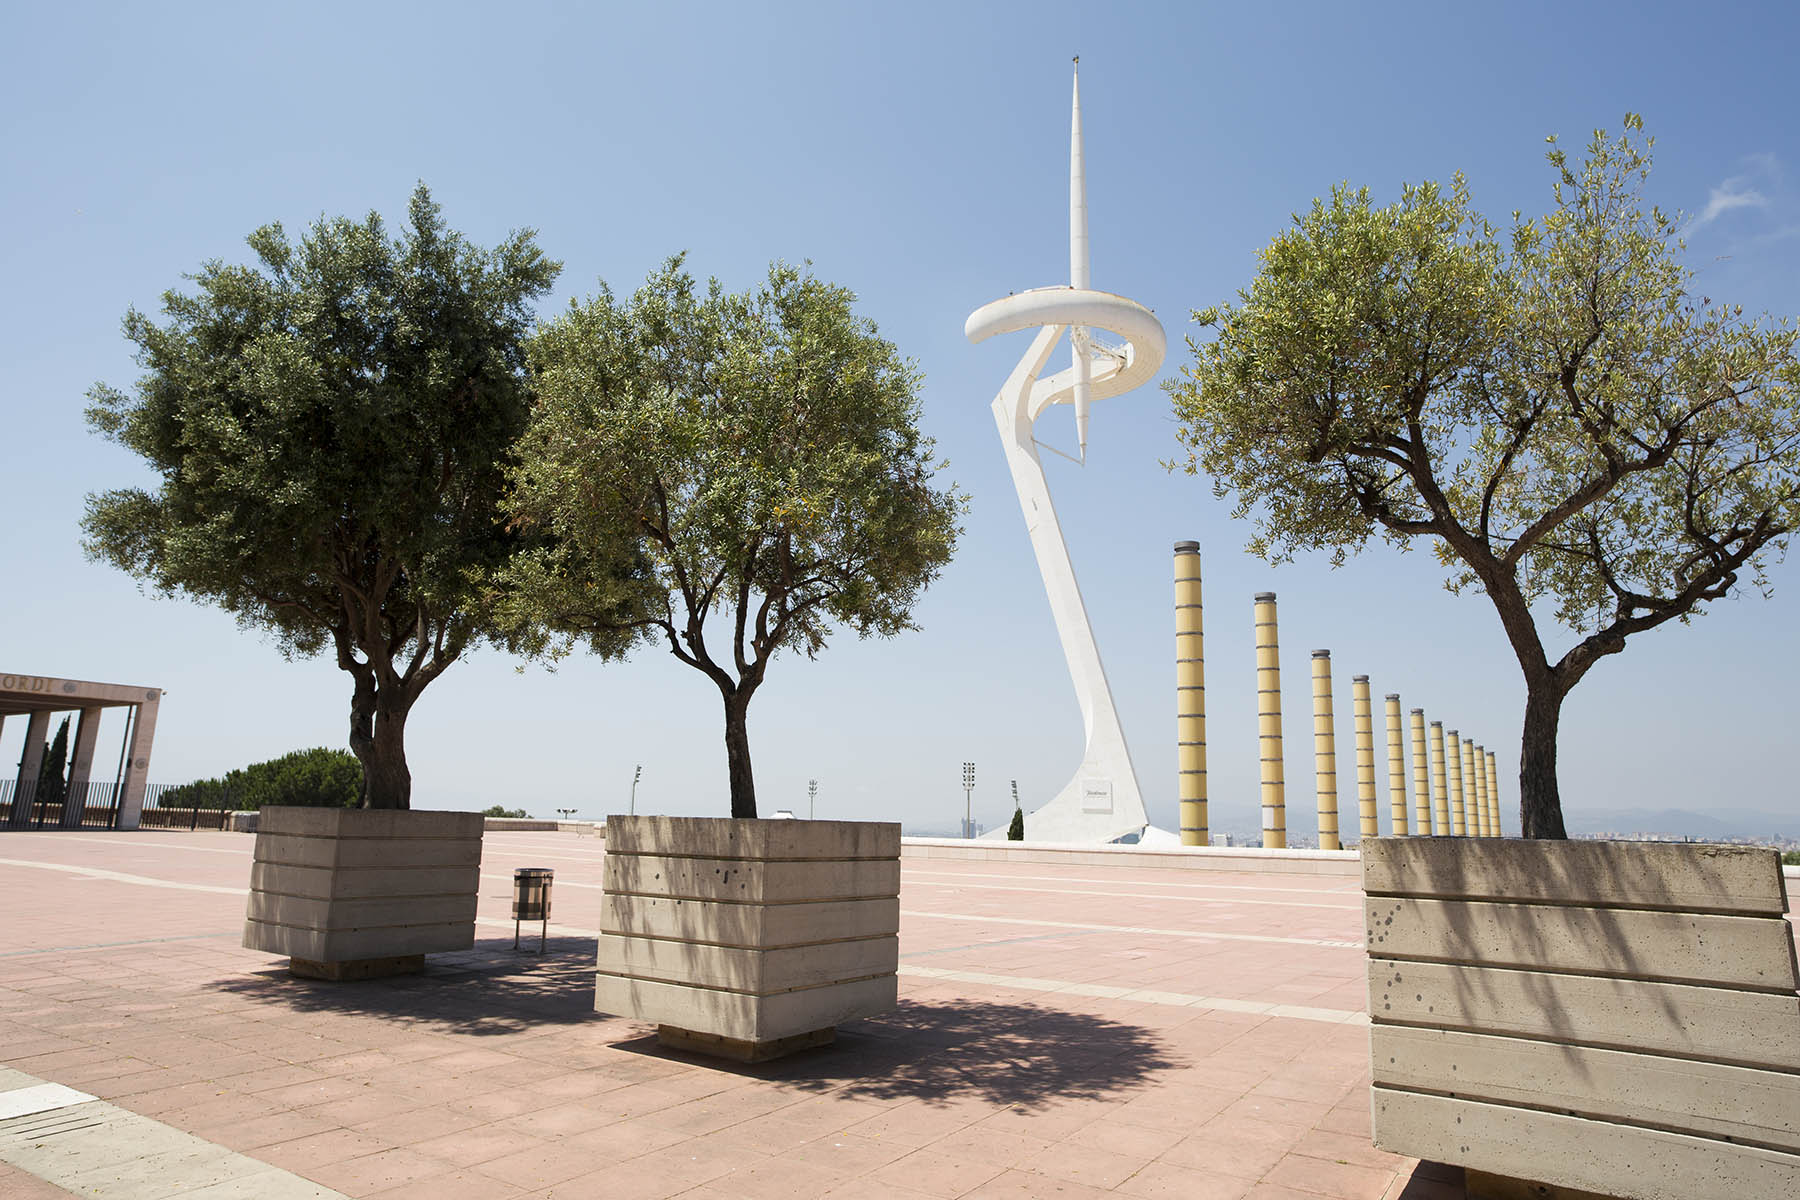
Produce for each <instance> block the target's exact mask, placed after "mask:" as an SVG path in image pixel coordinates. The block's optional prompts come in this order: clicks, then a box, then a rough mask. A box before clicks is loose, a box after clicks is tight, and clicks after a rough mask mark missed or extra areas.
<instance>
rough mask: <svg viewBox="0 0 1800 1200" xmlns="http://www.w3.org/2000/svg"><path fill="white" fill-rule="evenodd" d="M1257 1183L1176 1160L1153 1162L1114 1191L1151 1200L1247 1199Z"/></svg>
mask: <svg viewBox="0 0 1800 1200" xmlns="http://www.w3.org/2000/svg"><path fill="white" fill-rule="evenodd" d="M1255 1186H1256V1181H1255V1180H1254V1179H1238V1178H1235V1177H1233V1176H1230V1175H1221V1174H1220V1173H1219V1172H1217V1171H1197V1170H1194V1169H1193V1168H1191V1167H1178V1166H1176V1165H1174V1164H1173V1163H1168V1162H1153V1163H1149V1164H1147V1165H1145V1167H1144V1168H1143V1169H1142V1170H1141V1171H1139V1172H1137V1173H1136V1174H1135V1175H1133V1176H1132V1177H1131V1178H1130V1179H1127V1180H1125V1182H1123V1183H1121V1184H1120V1185H1119V1186H1118V1187H1117V1188H1115V1189H1114V1191H1116V1192H1118V1193H1119V1194H1120V1195H1125V1196H1142V1197H1146V1198H1147V1200H1243V1197H1244V1195H1245V1194H1246V1193H1247V1192H1249V1191H1250V1189H1251V1188H1253V1187H1255Z"/></svg>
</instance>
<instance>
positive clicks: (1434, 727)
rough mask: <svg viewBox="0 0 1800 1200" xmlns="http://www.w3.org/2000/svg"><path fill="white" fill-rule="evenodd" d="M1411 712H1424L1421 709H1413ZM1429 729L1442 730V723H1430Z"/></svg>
mask: <svg viewBox="0 0 1800 1200" xmlns="http://www.w3.org/2000/svg"><path fill="white" fill-rule="evenodd" d="M1413 711H1414V712H1424V711H1425V710H1424V709H1422V708H1415V709H1413ZM1431 727H1432V728H1433V729H1442V728H1443V727H1444V723H1443V722H1442V721H1433V722H1432V723H1431Z"/></svg>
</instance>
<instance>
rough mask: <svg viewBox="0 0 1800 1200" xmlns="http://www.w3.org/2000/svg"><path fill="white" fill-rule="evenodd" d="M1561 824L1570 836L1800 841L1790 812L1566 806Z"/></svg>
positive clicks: (1798, 818) (1796, 815) (1797, 820)
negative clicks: (1645, 835) (1655, 835)
mask: <svg viewBox="0 0 1800 1200" xmlns="http://www.w3.org/2000/svg"><path fill="white" fill-rule="evenodd" d="M1563 821H1564V823H1565V824H1566V825H1567V826H1568V828H1569V832H1570V833H1572V834H1582V833H1660V834H1667V835H1669V836H1671V837H1691V838H1698V839H1701V840H1713V839H1717V838H1769V839H1775V838H1796V837H1800V812H1795V811H1791V810H1790V811H1788V812H1785V813H1778V812H1763V811H1758V810H1755V809H1742V808H1714V809H1708V810H1707V811H1705V812H1694V811H1692V810H1690V809H1685V808H1660V809H1637V808H1584V807H1582V806H1581V805H1578V804H1577V805H1568V804H1565V805H1564V806H1563Z"/></svg>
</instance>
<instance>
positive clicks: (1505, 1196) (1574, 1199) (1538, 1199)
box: [1463, 1171, 1617, 1200]
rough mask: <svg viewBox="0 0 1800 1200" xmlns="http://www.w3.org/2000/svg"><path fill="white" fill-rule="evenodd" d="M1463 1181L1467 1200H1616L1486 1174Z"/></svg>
mask: <svg viewBox="0 0 1800 1200" xmlns="http://www.w3.org/2000/svg"><path fill="white" fill-rule="evenodd" d="M1463 1181H1464V1182H1463V1186H1464V1187H1465V1188H1466V1189H1467V1190H1468V1196H1469V1200H1617V1198H1616V1197H1614V1196H1609V1195H1606V1194H1604V1193H1601V1192H1584V1191H1580V1190H1578V1189H1576V1188H1565V1187H1557V1186H1556V1185H1555V1184H1551V1183H1533V1182H1531V1181H1530V1180H1529V1179H1512V1178H1509V1177H1507V1176H1505V1175H1489V1174H1488V1173H1487V1172H1486V1171H1464V1172H1463Z"/></svg>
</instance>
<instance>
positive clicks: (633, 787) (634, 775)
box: [629, 763, 644, 817]
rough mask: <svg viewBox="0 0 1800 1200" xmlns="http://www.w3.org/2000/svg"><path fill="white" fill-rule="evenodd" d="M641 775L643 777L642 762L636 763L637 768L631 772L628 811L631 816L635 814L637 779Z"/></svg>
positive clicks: (640, 777)
mask: <svg viewBox="0 0 1800 1200" xmlns="http://www.w3.org/2000/svg"><path fill="white" fill-rule="evenodd" d="M643 777H644V764H643V763H639V764H638V765H637V770H635V771H633V772H632V773H631V808H630V810H629V813H630V815H631V816H634V817H635V816H637V785H638V780H640V779H642V778H643Z"/></svg>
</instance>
